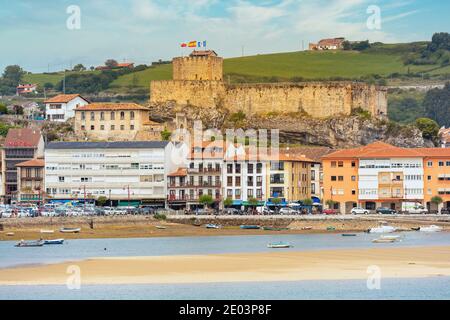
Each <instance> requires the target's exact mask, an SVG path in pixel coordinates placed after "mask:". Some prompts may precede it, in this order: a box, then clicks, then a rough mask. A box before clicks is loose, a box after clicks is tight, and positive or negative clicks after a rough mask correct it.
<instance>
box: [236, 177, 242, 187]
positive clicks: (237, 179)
mask: <svg viewBox="0 0 450 320" xmlns="http://www.w3.org/2000/svg"><path fill="white" fill-rule="evenodd" d="M235 183H236V187H240V186H241V177H236V180H235Z"/></svg>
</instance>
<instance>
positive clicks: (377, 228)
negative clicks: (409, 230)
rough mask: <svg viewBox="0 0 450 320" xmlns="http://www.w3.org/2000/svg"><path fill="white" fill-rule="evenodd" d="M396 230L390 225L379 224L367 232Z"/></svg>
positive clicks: (390, 231)
mask: <svg viewBox="0 0 450 320" xmlns="http://www.w3.org/2000/svg"><path fill="white" fill-rule="evenodd" d="M395 231H397V228H395V227H392V226H379V227H376V228H372V229H370V230H369V233H392V232H395Z"/></svg>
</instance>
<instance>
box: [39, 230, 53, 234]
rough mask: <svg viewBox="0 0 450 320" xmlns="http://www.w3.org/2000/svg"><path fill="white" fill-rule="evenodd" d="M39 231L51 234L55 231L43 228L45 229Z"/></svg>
mask: <svg viewBox="0 0 450 320" xmlns="http://www.w3.org/2000/svg"><path fill="white" fill-rule="evenodd" d="M41 233H42V234H53V233H55V230H45V229H41Z"/></svg>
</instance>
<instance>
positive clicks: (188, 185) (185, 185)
mask: <svg viewBox="0 0 450 320" xmlns="http://www.w3.org/2000/svg"><path fill="white" fill-rule="evenodd" d="M167 187H168V188H178V189H183V188H221V187H222V183H220V182H219V183H214V182H213V183H208V182H203V183H202V184H200V183H194V184H191V183H170V182H169V183H168V184H167Z"/></svg>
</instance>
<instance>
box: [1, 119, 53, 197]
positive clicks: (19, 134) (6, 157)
mask: <svg viewBox="0 0 450 320" xmlns="http://www.w3.org/2000/svg"><path fill="white" fill-rule="evenodd" d="M1 152H2V155H1V159H2V165H1V168H2V182H3V187H2V189H3V192H4V193H3V194H2V198H3V202H4V203H8V204H9V203H11V202H15V201H17V192H18V190H19V189H18V187H19V181H18V174H17V164H19V163H22V162H24V161H27V160H31V159H34V158H42V157H43V156H44V139H43V138H42V135H41V132H40V131H39V130H37V129H32V128H21V129H9V131H8V134H7V135H6V139H5V143H4V145H3V148H2V150H1Z"/></svg>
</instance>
